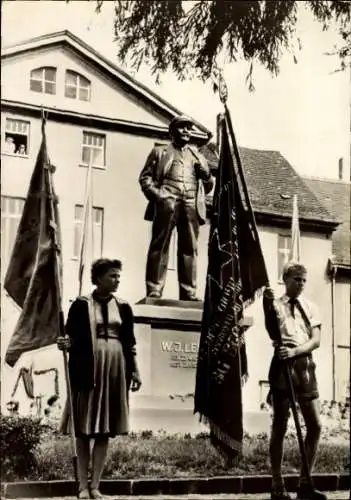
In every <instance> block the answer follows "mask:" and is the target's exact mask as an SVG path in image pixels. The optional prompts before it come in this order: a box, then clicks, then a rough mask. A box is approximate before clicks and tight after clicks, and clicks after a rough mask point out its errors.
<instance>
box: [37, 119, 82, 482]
mask: <svg viewBox="0 0 351 500" xmlns="http://www.w3.org/2000/svg"><path fill="white" fill-rule="evenodd" d="M46 119H47V116H46V115H45V112H44V110H43V111H42V134H43V135H45V125H46ZM44 168H47V170H48V178H49V193H50V204H51V214H52V216H53V218H55V193H54V188H53V178H52V176H53V172H54V167H53V166H52V165H51V164H50V162H49V160H48V157H47V155H46V157H45V164H44ZM50 225H51V228H52V236H53V241H54V251H55V259H56V260H55V265H54V276H55V285H56V286H55V290H56V294H57V303H58V304H59V306H60V307H59V313H58V323H59V332H60V334H61V335H62V336H64V335H65V326H64V315H63V310H62V295H61V291H62V286H61V280H60V275H59V271H58V268H59V253H60V252H61V249H60V248H59V242H58V237H57V227H58V221H57V220H52V221H50ZM62 354H63V362H64V370H65V381H66V392H67V399H68V406H69V413H70V437H71V447H72V464H73V472H74V479H75V484H76V488H77V492H78V467H77V446H76V439H75V422H74V413H73V399H72V390H71V383H70V378H69V372H68V356H67V349H63V351H62Z"/></svg>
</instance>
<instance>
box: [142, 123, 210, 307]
mask: <svg viewBox="0 0 351 500" xmlns="http://www.w3.org/2000/svg"><path fill="white" fill-rule="evenodd" d="M192 128H193V122H192V120H191V119H190V118H188V117H186V116H177V117H175V118H173V119H172V121H171V123H170V125H169V133H170V136H171V139H172V142H171V144H169V145H161V146H156V147H154V148H153V149H152V151H151V153H150V154H149V156H148V158H147V160H146V164H145V166H144V168H143V170H142V171H141V174H140V177H139V183H140V186H141V189H142V191H143V193H144V194H145V196H146V198H147V199H148V200H149V204H148V206H147V209H146V213H145V219H146V220H152V236H151V242H150V247H149V252H148V256H147V264H146V294H147V296H148V297H154V298H160V297H161V296H162V292H163V288H164V285H165V279H166V272H167V266H168V257H169V245H170V241H171V236H172V233H173V231H174V229H175V228H177V233H178V282H179V299H180V300H198V299H197V297H196V265H197V262H196V260H197V242H198V236H199V227H200V225H202V224H205V220H206V205H205V193H206V194H207V193H209V192H210V191H211V189H212V187H213V183H214V180H213V177H212V176H211V172H210V169H209V166H208V164H207V161H206V159H205V158H204V157H203V155H202V154H201V153H200V152H199V151H198V149H197V148H196V147H195V146H194V145H190V144H189V142H190V139H191V130H192Z"/></svg>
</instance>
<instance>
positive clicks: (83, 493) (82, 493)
mask: <svg viewBox="0 0 351 500" xmlns="http://www.w3.org/2000/svg"><path fill="white" fill-rule="evenodd" d="M78 498H90V494H89V490H88V488H84V489H83V490H80V492H79V493H78Z"/></svg>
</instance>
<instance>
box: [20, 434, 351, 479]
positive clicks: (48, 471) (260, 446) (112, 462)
mask: <svg viewBox="0 0 351 500" xmlns="http://www.w3.org/2000/svg"><path fill="white" fill-rule="evenodd" d="M70 457H71V448H70V440H69V438H68V437H67V436H61V435H59V434H58V433H52V432H50V433H48V434H47V435H46V437H45V440H43V442H42V445H41V446H40V449H38V450H37V453H36V466H35V469H33V470H32V473H31V479H35V480H53V479H67V478H71V479H72V478H73V471H72V465H71V460H70ZM349 461H350V451H349V433H348V432H340V431H339V433H338V439H331V440H329V439H328V437H327V435H326V434H325V435H324V436H323V439H322V443H321V446H320V449H319V452H318V460H317V463H316V468H315V470H316V472H320V473H322V472H327V473H332V472H338V473H341V472H343V471H344V470H345V467H346V466H347V464H348V463H349ZM299 463H300V456H299V451H298V445H297V442H296V437H295V434H294V433H289V434H288V436H287V438H286V442H285V458H284V473H297V472H298V470H299ZM269 471H270V466H269V453H268V436H267V434H265V433H261V434H258V435H255V436H249V435H247V434H246V435H245V437H244V455H243V457H242V459H241V460H240V462H239V465H238V466H237V467H230V468H228V466H227V465H226V464H225V462H224V461H223V460H222V459H221V457H220V456H219V455H218V453H217V452H216V450H215V449H214V448H213V446H212V445H211V443H210V440H209V436H208V434H207V433H201V434H198V435H196V436H191V435H189V434H185V435H168V434H166V433H165V432H162V431H161V432H158V433H154V432H152V431H150V430H149V431H144V432H143V433H139V434H136V433H131V434H130V435H129V436H123V437H117V438H116V439H113V440H111V444H110V447H109V455H108V459H107V462H106V467H105V471H104V478H109V479H112V478H119V479H120V478H142V477H153V476H156V475H157V476H158V477H172V478H173V477H184V478H185V477H194V476H197V477H204V476H208V477H213V476H218V475H231V476H233V475H245V474H267V473H269ZM21 478H23V476H21V475H20V474H19V475H18V479H21Z"/></svg>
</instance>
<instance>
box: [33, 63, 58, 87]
mask: <svg viewBox="0 0 351 500" xmlns="http://www.w3.org/2000/svg"><path fill="white" fill-rule="evenodd" d="M30 89H31V90H33V91H34V92H42V93H43V94H56V68H52V67H46V68H37V69H33V71H31V73H30Z"/></svg>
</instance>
